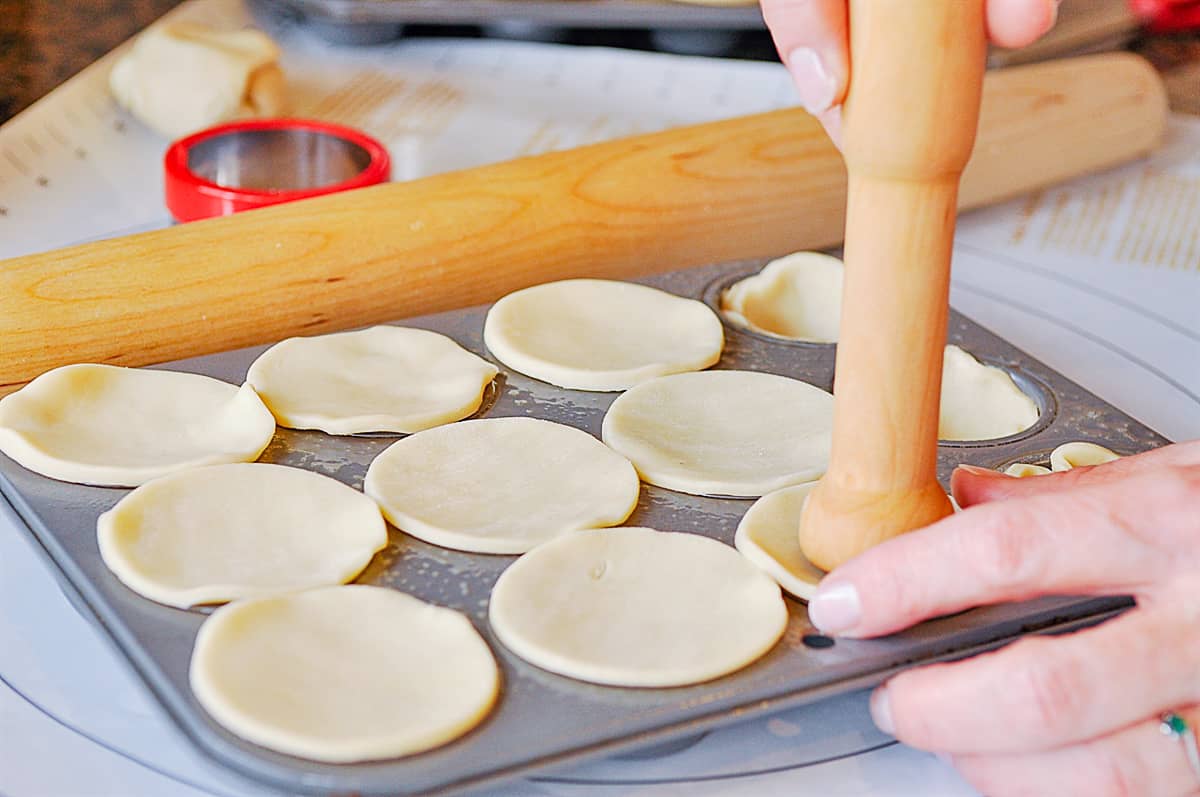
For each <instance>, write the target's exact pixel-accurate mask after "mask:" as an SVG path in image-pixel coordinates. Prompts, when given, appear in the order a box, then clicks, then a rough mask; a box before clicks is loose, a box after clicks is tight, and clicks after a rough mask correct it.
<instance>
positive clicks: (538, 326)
mask: <svg viewBox="0 0 1200 797" xmlns="http://www.w3.org/2000/svg"><path fill="white" fill-rule="evenodd" d="M483 339H484V342H485V343H486V344H487V347H488V349H489V350H490V351H491V352H492V354H494V355H495V356H496V358H497V359H498V360H500V361H501V362H502V363H504V364H505V365H507V366H509V367H510V368H512V369H513V370H515V371H520V372H521V373H523V374H526V375H527V376H532V377H533V378H534V379H540V380H542V381H543V382H549V383H550V384H552V385H558V386H559V387H566V388H573V389H575V390H600V391H605V390H624V389H626V388H628V387H630V386H632V385H636V384H638V383H639V382H644V381H646V380H647V379H651V378H653V377H656V376H662V375H663V374H674V373H680V372H682V371H698V370H700V369H703V368H707V367H709V366H710V365H712V364H714V363H715V362H716V361H717V360H719V359H720V357H721V349H722V347H723V346H724V345H725V335H724V332H723V331H722V329H721V320H720V319H719V318H717V315H716V313H714V312H713V311H712V310H710V309H709V308H708V306H707V305H705V304H704V303H702V302H698V301H695V300H694V299H684V298H681V297H679V296H675V295H674V294H670V293H666V292H665V291H660V290H658V289H657V288H650V287H647V286H645V285H636V284H634V283H632V282H614V281H610V280H594V279H576V280H563V281H561V282H550V283H546V284H545V285H537V286H534V287H532V288H526V289H525V290H521V291H517V292H516V293H510V294H509V295H508V296H505V297H504V298H503V299H501V300H500V301H498V302H496V304H494V305H493V306H492V309H491V310H489V311H488V314H487V320H486V321H485V322H484V325H483Z"/></svg>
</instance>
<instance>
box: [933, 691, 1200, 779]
mask: <svg viewBox="0 0 1200 797" xmlns="http://www.w3.org/2000/svg"><path fill="white" fill-rule="evenodd" d="M1179 713H1180V714H1181V715H1182V716H1184V717H1185V718H1186V719H1187V720H1188V722H1189V724H1190V725H1191V727H1192V728H1197V727H1200V708H1197V707H1196V706H1192V707H1191V708H1190V709H1188V710H1186V711H1181V712H1179ZM1159 725H1160V723H1159V721H1158V720H1157V719H1147V720H1143V721H1141V722H1138V723H1137V724H1135V725H1132V726H1130V727H1129V728H1127V729H1125V730H1122V731H1120V732H1118V733H1115V734H1113V735H1111V736H1106V737H1104V738H1101V739H1098V740H1096V741H1093V742H1089V743H1087V744H1082V745H1076V746H1072V747H1066V748H1063V749H1060V750H1053V751H1049V752H1043V753H1035V754H1031V755H1014V756H992V755H981V756H975V755H970V756H955V757H954V758H953V764H954V766H955V767H956V768H957V769H958V770H959V771H960V772H961V773H962V774H963V777H965V778H966V779H967V780H968V781H969V782H970V783H971V785H972V786H974V787H975V788H976V789H978V790H979V791H980V792H981V793H983V794H987V795H988V796H989V797H1013V796H1015V795H1029V794H1048V793H1052V794H1054V795H1055V797H1132V796H1133V795H1137V796H1138V797H1188V795H1197V794H1200V779H1198V778H1197V776H1196V774H1195V773H1193V772H1192V771H1191V767H1190V766H1189V764H1188V761H1187V753H1186V751H1185V750H1184V746H1183V744H1184V742H1183V740H1181V739H1176V738H1173V737H1171V736H1168V735H1165V734H1163V733H1162V731H1161V730H1160V729H1159Z"/></svg>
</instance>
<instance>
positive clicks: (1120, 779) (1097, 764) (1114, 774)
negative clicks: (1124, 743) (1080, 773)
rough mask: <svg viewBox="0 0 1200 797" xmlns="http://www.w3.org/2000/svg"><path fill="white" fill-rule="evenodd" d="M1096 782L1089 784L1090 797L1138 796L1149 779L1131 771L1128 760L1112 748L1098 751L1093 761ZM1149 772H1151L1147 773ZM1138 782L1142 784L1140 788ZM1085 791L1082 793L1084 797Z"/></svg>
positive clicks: (1088, 792)
mask: <svg viewBox="0 0 1200 797" xmlns="http://www.w3.org/2000/svg"><path fill="white" fill-rule="evenodd" d="M1092 767H1093V772H1094V773H1095V782H1094V783H1091V784H1087V791H1086V794H1087V795H1088V797H1137V795H1142V794H1144V791H1142V790H1141V788H1144V785H1145V784H1146V783H1152V782H1153V781H1152V780H1150V781H1147V780H1145V779H1142V778H1140V777H1137V776H1136V775H1135V774H1134V773H1132V772H1130V770H1129V764H1128V760H1127V759H1126V758H1124V757H1122V756H1119V755H1117V754H1116V753H1115V752H1113V751H1111V750H1104V751H1100V752H1097V753H1096V755H1095V756H1094V758H1093V761H1092ZM1147 774H1149V773H1147ZM1138 784H1142V787H1141V788H1139V786H1138ZM1083 794H1084V792H1083V791H1081V792H1080V795H1081V797H1083Z"/></svg>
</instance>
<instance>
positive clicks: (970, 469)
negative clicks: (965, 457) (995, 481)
mask: <svg viewBox="0 0 1200 797" xmlns="http://www.w3.org/2000/svg"><path fill="white" fill-rule="evenodd" d="M955 470H961V471H962V472H963V473H969V474H971V475H972V476H982V477H984V478H985V479H986V478H990V477H992V476H1004V475H1005V474H1003V473H1001V472H1000V471H998V470H992V469H991V468H981V467H979V466H978V465H959V466H958V467H957V468H956V469H955Z"/></svg>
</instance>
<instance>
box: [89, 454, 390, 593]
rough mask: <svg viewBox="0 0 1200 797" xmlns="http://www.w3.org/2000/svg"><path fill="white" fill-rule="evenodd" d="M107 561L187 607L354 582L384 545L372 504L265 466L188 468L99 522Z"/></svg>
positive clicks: (305, 475)
mask: <svg viewBox="0 0 1200 797" xmlns="http://www.w3.org/2000/svg"><path fill="white" fill-rule="evenodd" d="M97 537H98V541H99V544H100V555H101V557H102V558H103V559H104V563H105V564H106V565H108V567H109V569H110V570H112V572H113V574H114V575H116V577H117V578H119V579H120V580H121V581H122V582H123V583H124V584H125V585H126V586H128V587H129V588H130V589H132V590H134V591H135V592H137V593H139V594H141V595H143V596H144V597H147V598H149V599H150V600H154V601H158V602H159V603H165V604H167V605H169V606H179V607H182V608H187V607H189V606H196V605H198V604H202V603H223V602H225V601H229V600H235V599H237V598H248V597H258V596H261V595H267V594H273V593H279V592H284V591H290V590H297V589H305V588H308V587H319V586H325V585H330V584H341V583H344V582H346V581H349V580H351V579H352V578H354V577H355V576H357V575H358V574H359V573H361V572H362V570H363V568H365V567H366V566H367V563H368V562H370V561H371V557H372V556H373V555H374V554H375V553H376V552H377V551H379V550H381V549H383V548H384V546H386V545H387V527H386V526H385V525H384V522H383V516H382V515H381V514H380V512H379V507H378V506H377V505H376V504H375V502H374V501H372V500H371V499H370V498H368V497H366V496H365V495H363V494H362V493H360V492H358V491H357V490H354V489H352V488H350V487H347V486H346V485H344V484H342V483H341V482H339V481H337V480H335V479H331V478H329V477H328V476H322V475H320V474H317V473H310V472H308V471H304V470H300V469H298V468H289V467H284V466H283V465H268V464H263V463H252V464H246V463H236V464H232V465H212V466H209V467H205V468H191V469H189V470H185V471H181V472H179V473H173V474H170V475H168V476H163V477H161V478H158V479H155V480H153V481H150V482H147V483H145V484H143V485H142V486H141V487H138V488H137V489H136V490H134V491H133V492H131V493H129V494H128V495H126V496H125V497H124V498H122V499H121V500H120V501H119V502H117V505H116V506H114V507H113V508H112V509H110V510H109V511H107V512H105V513H104V514H102V515H101V516H100V519H99V521H98V522H97Z"/></svg>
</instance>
